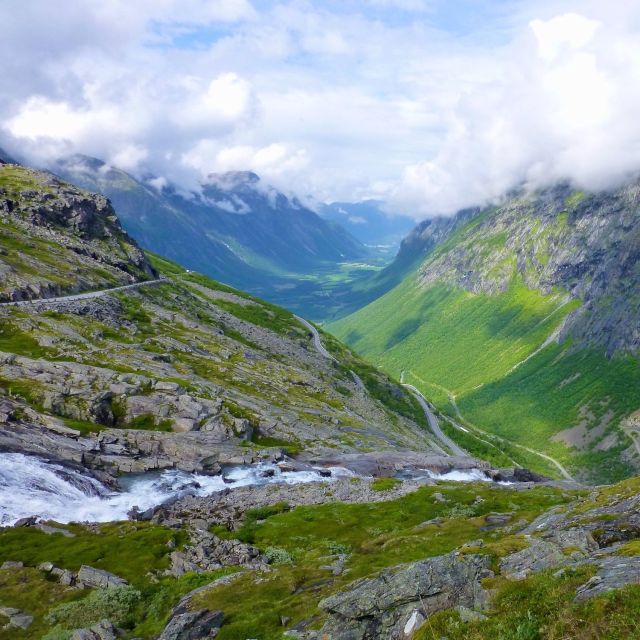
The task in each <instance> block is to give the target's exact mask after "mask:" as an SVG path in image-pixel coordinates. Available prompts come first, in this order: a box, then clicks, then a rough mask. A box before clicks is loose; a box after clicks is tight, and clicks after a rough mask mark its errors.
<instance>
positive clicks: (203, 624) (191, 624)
mask: <svg viewBox="0 0 640 640" xmlns="http://www.w3.org/2000/svg"><path fill="white" fill-rule="evenodd" d="M223 617H224V616H223V613H222V611H209V610H208V609H200V610H199V611H186V610H179V611H177V612H175V613H174V615H173V617H172V618H171V620H169V624H167V626H166V627H165V628H164V631H163V632H162V634H161V635H160V638H159V640H205V638H215V637H216V636H217V635H218V630H219V629H220V627H221V626H222V620H223Z"/></svg>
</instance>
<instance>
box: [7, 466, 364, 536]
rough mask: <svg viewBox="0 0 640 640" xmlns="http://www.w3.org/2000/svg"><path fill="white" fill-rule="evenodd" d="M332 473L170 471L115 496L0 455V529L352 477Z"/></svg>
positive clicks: (74, 475)
mask: <svg viewBox="0 0 640 640" xmlns="http://www.w3.org/2000/svg"><path fill="white" fill-rule="evenodd" d="M329 471H330V472H331V476H330V477H325V476H324V475H323V474H321V473H320V470H319V469H318V470H316V469H310V470H305V471H282V470H281V469H280V468H279V467H278V466H277V465H273V464H267V463H261V464H257V465H251V466H241V467H233V468H231V469H230V470H228V471H226V472H225V473H224V475H221V476H204V475H199V474H195V473H185V472H183V471H177V470H173V469H172V470H167V471H162V472H152V473H147V474H140V475H135V476H130V477H127V478H125V479H124V481H123V483H122V484H123V486H124V490H123V491H121V492H117V491H113V490H111V489H109V488H107V487H106V486H104V485H103V484H102V483H100V482H99V481H98V480H96V479H95V478H92V477H90V476H89V475H86V474H83V473H82V472H81V471H78V470H76V469H70V468H68V467H65V466H63V465H61V464H57V463H54V462H49V461H47V460H44V459H43V458H39V457H36V456H27V455H24V454H22V453H0V525H3V526H7V525H11V524H13V523H15V522H16V521H17V520H19V519H20V518H25V517H29V516H38V517H39V518H41V519H43V520H54V521H55V522H60V523H67V522H110V521H114V520H125V519H126V518H127V513H128V511H129V510H130V509H131V508H132V507H133V506H134V505H135V506H137V507H138V508H139V509H140V510H142V511H144V510H145V509H149V508H150V507H154V506H156V505H160V504H162V503H164V502H166V501H167V500H169V499H170V498H174V497H176V496H183V495H197V496H207V495H210V494H212V493H215V492H217V491H221V490H222V489H227V488H229V487H240V486H246V485H263V484H272V483H286V484H298V483H301V482H318V481H326V480H329V481H330V480H332V479H334V478H337V477H341V476H351V475H353V474H352V473H351V472H350V471H348V470H347V469H343V468H341V467H333V468H331V469H329Z"/></svg>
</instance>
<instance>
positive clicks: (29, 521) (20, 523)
mask: <svg viewBox="0 0 640 640" xmlns="http://www.w3.org/2000/svg"><path fill="white" fill-rule="evenodd" d="M36 522H38V518H37V517H36V516H29V517H28V518H20V520H17V521H16V523H15V524H14V525H13V526H14V527H32V526H33V525H34V524H35V523H36Z"/></svg>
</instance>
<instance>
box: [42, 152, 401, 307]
mask: <svg viewBox="0 0 640 640" xmlns="http://www.w3.org/2000/svg"><path fill="white" fill-rule="evenodd" d="M52 169H53V171H54V172H55V173H56V174H58V175H60V176H62V177H63V178H65V179H67V180H69V181H71V182H73V183H74V184H78V185H80V186H81V187H83V188H86V189H89V190H92V191H98V192H100V193H102V194H104V195H106V196H107V197H108V198H109V199H110V200H111V202H113V204H114V206H115V208H116V209H117V210H118V213H119V215H120V217H121V219H122V223H123V225H124V227H125V228H126V229H127V230H128V231H129V232H130V233H131V234H133V235H134V236H135V237H136V238H137V239H138V241H139V242H140V243H141V245H142V246H143V247H145V248H147V249H149V250H151V251H154V252H156V253H159V254H161V255H164V256H167V257H168V258H170V259H172V260H177V261H178V262H180V263H181V264H183V265H184V266H185V267H187V268H189V269H192V270H197V271H200V272H202V273H205V274H207V275H209V276H211V277H214V278H216V279H217V280H220V281H222V282H225V283H227V284H229V285H232V286H235V287H239V288H242V289H244V290H246V291H249V292H251V293H253V294H255V295H258V296H261V297H263V298H265V299H267V300H270V301H272V302H276V303H279V304H285V305H286V306H287V307H289V308H291V309H294V310H297V311H299V312H301V313H303V314H304V315H308V316H310V317H322V316H323V315H324V308H325V306H326V305H327V304H328V302H327V296H328V292H329V291H331V290H332V288H333V287H334V286H335V283H336V282H337V283H341V282H342V281H345V280H346V281H351V280H352V279H356V280H357V279H358V278H359V277H361V276H362V275H364V274H368V272H369V270H370V269H371V268H373V267H372V266H370V265H371V264H373V265H375V264H378V263H379V262H380V256H379V255H377V254H376V252H375V251H373V250H372V249H370V248H367V247H366V246H365V245H364V244H363V243H362V242H360V241H359V240H357V239H356V238H355V237H354V236H353V235H351V234H350V233H349V232H347V231H346V230H345V229H344V228H343V227H342V226H339V225H338V224H336V223H335V222H332V221H330V220H326V219H324V218H322V217H320V216H319V215H318V214H316V213H315V212H314V211H312V210H311V209H309V208H308V207H306V206H305V205H304V204H302V203H301V201H300V200H298V199H297V198H295V197H292V196H287V195H285V194H284V193H281V192H279V191H277V190H276V189H274V188H273V187H270V186H269V185H267V184H265V183H264V182H263V181H262V180H261V179H260V178H259V176H257V175H256V174H255V173H252V172H248V171H237V172H229V173H225V174H211V175H210V176H209V177H208V178H207V180H206V181H205V182H204V184H202V185H201V189H200V190H199V191H198V192H189V193H185V192H184V191H181V190H178V189H177V188H176V187H174V186H159V185H156V186H152V183H153V179H152V178H150V179H149V181H147V182H141V181H140V180H137V179H136V178H134V177H133V176H131V175H129V174H127V173H126V172H124V171H121V170H119V169H117V168H115V167H112V166H110V165H107V164H105V163H104V162H102V161H101V160H98V159H95V158H90V157H87V156H73V157H71V158H67V159H64V160H60V161H59V162H58V163H56V164H55V165H54V166H53V167H52ZM391 257H392V256H390V257H389V259H390V258H391ZM363 263H364V264H363Z"/></svg>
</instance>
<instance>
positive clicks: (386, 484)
mask: <svg viewBox="0 0 640 640" xmlns="http://www.w3.org/2000/svg"><path fill="white" fill-rule="evenodd" d="M401 484H402V480H398V478H376V479H375V480H374V481H373V482H372V483H371V488H372V489H373V490H374V491H391V490H392V489H395V488H396V487H398V486H400V485H401Z"/></svg>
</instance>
